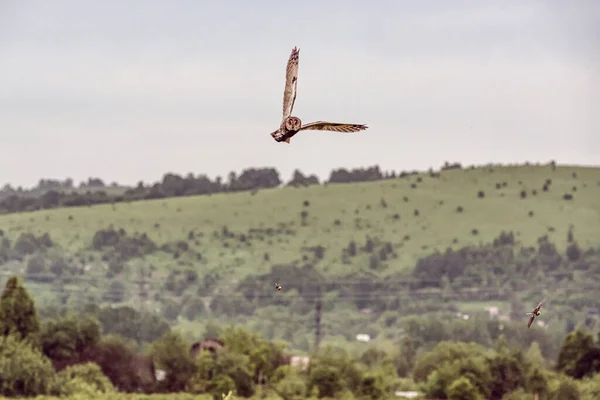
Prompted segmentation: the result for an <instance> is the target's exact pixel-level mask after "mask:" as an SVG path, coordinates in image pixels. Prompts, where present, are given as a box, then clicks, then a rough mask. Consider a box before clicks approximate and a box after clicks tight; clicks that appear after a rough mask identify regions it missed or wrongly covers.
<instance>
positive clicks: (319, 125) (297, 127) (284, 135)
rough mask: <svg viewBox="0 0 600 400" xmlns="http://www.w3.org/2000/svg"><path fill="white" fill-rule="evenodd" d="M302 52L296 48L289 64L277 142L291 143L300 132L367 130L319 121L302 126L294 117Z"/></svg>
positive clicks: (298, 119)
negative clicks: (299, 61) (293, 137)
mask: <svg viewBox="0 0 600 400" xmlns="http://www.w3.org/2000/svg"><path fill="white" fill-rule="evenodd" d="M299 57H300V50H299V49H297V48H296V47H294V48H293V49H292V54H290V58H289V60H288V63H287V70H286V75H285V90H284V92H283V120H282V121H281V125H280V126H279V129H277V130H276V131H275V132H272V133H271V136H272V137H273V139H275V141H277V142H286V143H290V139H291V137H292V136H294V135H295V134H296V133H298V132H299V131H304V130H313V131H334V132H358V131H362V130H365V129H367V126H366V125H362V124H344V123H340V122H326V121H317V122H311V123H308V124H305V125H302V121H301V120H300V118H298V117H293V116H292V110H293V109H294V102H295V101H296V87H297V85H298V60H299Z"/></svg>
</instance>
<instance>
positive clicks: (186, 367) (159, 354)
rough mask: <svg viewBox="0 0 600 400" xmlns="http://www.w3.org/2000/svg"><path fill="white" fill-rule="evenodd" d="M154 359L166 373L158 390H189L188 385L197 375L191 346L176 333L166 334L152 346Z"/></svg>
mask: <svg viewBox="0 0 600 400" xmlns="http://www.w3.org/2000/svg"><path fill="white" fill-rule="evenodd" d="M152 357H153V359H154V360H155V362H156V363H157V365H158V367H159V368H161V369H163V370H164V371H165V373H166V377H165V380H164V381H162V382H159V385H158V389H159V390H160V391H165V392H183V391H186V390H189V387H188V383H189V382H190V380H191V378H192V377H193V376H194V374H196V372H197V367H196V364H195V363H194V360H193V359H192V356H191V355H190V350H189V345H188V344H187V343H186V341H185V340H184V339H183V337H181V335H179V334H178V333H175V332H169V333H166V334H165V335H164V336H162V337H161V338H160V339H158V340H157V341H155V342H154V343H153V344H152Z"/></svg>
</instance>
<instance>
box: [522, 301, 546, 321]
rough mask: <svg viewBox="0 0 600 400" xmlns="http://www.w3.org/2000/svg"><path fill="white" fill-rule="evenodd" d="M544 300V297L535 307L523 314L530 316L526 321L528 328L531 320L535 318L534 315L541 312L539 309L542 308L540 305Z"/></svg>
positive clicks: (537, 315) (538, 314)
mask: <svg viewBox="0 0 600 400" xmlns="http://www.w3.org/2000/svg"><path fill="white" fill-rule="evenodd" d="M545 302H546V300H545V299H544V300H542V301H540V304H538V305H537V307H535V308H534V309H533V311H532V312H528V313H526V314H525V315H531V318H529V322H528V323H527V327H528V328H529V327H530V326H531V324H533V320H534V319H535V317H539V316H540V315H541V314H542V312H541V311H540V309H541V308H542V306H543V305H544V303H545Z"/></svg>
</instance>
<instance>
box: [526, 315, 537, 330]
mask: <svg viewBox="0 0 600 400" xmlns="http://www.w3.org/2000/svg"><path fill="white" fill-rule="evenodd" d="M534 319H535V315H532V316H531V318H529V322H528V323H527V327H528V328H529V327H531V324H532V323H533V320H534Z"/></svg>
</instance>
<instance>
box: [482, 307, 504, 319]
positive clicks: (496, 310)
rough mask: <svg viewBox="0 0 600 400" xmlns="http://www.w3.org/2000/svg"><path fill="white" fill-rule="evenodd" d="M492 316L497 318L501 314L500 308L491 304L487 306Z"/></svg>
mask: <svg viewBox="0 0 600 400" xmlns="http://www.w3.org/2000/svg"><path fill="white" fill-rule="evenodd" d="M485 309H486V310H487V312H488V315H489V316H490V318H496V317H498V315H499V314H500V309H499V308H498V307H496V306H490V307H486V308H485Z"/></svg>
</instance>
